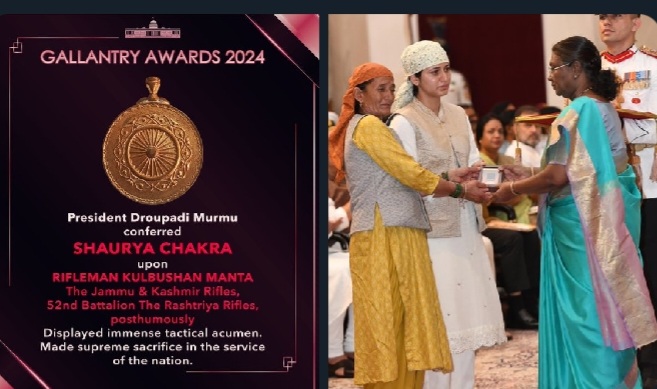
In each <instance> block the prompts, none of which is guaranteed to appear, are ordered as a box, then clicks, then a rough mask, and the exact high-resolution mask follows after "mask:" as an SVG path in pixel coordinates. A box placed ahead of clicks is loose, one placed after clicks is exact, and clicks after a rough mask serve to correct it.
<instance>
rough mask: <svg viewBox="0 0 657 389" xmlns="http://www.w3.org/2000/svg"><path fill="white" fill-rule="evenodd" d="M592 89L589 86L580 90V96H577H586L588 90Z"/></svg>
mask: <svg viewBox="0 0 657 389" xmlns="http://www.w3.org/2000/svg"><path fill="white" fill-rule="evenodd" d="M590 90H591V87H588V88H586V89H584V90H583V91H581V92H580V94H579V96H577V97H582V96H584V94H585V93H586V92H588V91H590Z"/></svg>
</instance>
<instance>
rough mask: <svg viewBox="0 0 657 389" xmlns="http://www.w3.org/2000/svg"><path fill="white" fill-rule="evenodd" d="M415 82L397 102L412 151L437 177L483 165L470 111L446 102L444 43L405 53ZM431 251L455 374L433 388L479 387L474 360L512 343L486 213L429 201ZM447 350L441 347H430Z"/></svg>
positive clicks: (434, 378)
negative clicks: (486, 237) (485, 350)
mask: <svg viewBox="0 0 657 389" xmlns="http://www.w3.org/2000/svg"><path fill="white" fill-rule="evenodd" d="M401 58H402V66H403V68H404V71H405V72H406V74H407V76H408V79H407V81H406V82H405V83H404V84H402V86H401V88H400V90H399V92H398V93H397V95H396V97H395V104H394V110H395V112H396V114H395V116H394V117H393V118H392V120H391V121H390V126H391V127H392V128H393V129H394V130H395V132H397V134H398V135H399V137H400V139H401V140H402V143H403V144H404V147H405V149H406V150H407V152H408V153H409V154H410V155H412V156H413V157H414V158H415V159H416V160H417V161H418V162H419V163H420V164H421V165H422V166H424V167H426V168H427V169H429V170H431V171H432V172H434V173H436V174H440V173H441V172H445V171H448V170H452V169H456V168H462V167H467V166H473V165H474V166H478V165H480V164H481V161H480V158H479V152H478V150H477V146H476V144H475V141H474V136H473V134H472V129H471V128H470V122H469V120H468V117H467V115H466V114H465V112H464V111H463V108H461V107H458V106H456V105H453V104H450V103H447V102H441V97H442V96H444V95H445V94H446V93H447V92H448V91H449V85H450V65H449V59H448V58H447V53H446V52H445V50H443V48H442V47H441V46H440V44H439V43H437V42H433V41H420V42H417V43H414V44H412V45H410V46H408V47H407V48H406V49H404V51H403V53H402V56H401ZM424 206H425V208H426V210H427V213H428V214H429V220H430V221H431V231H430V232H429V234H428V237H429V250H430V253H431V261H432V265H433V270H434V271H433V273H434V275H435V277H436V279H435V282H436V284H437V288H438V291H439V294H440V304H441V307H442V310H443V319H444V320H445V325H446V327H447V335H448V338H449V346H450V351H451V353H452V360H453V361H454V373H451V374H443V373H440V372H427V373H426V375H425V388H431V389H433V388H455V389H466V388H473V387H474V355H475V350H477V349H478V348H480V347H482V346H492V345H494V344H497V343H503V342H505V341H506V334H505V332H504V320H503V318H502V308H501V305H500V300H499V297H498V293H497V286H496V284H495V277H494V275H493V274H492V271H491V267H490V264H489V262H488V256H487V254H486V251H485V248H484V244H483V240H482V236H481V231H482V230H483V229H484V228H486V225H485V222H484V220H483V217H482V215H481V206H479V205H477V204H474V203H472V202H470V201H463V199H458V198H448V197H445V198H439V199H438V198H433V197H425V199H424ZM429 346H430V347H439V346H441V345H440V344H430V345H429Z"/></svg>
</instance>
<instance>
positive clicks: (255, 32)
mask: <svg viewBox="0 0 657 389" xmlns="http://www.w3.org/2000/svg"><path fill="white" fill-rule="evenodd" d="M318 32H319V18H318V16H317V15H56V16H55V15H50V16H49V15H4V16H1V17H0V37H1V38H2V42H3V44H4V45H5V50H3V54H2V58H1V59H0V70H1V71H0V74H2V76H0V84H1V85H2V93H0V106H1V112H2V113H1V115H2V118H1V119H0V120H1V121H2V123H4V125H3V126H2V127H3V130H4V132H3V142H2V144H3V147H5V150H6V151H8V153H9V154H8V158H7V159H6V161H7V163H8V166H6V169H5V171H6V172H7V173H8V175H7V177H6V181H5V182H6V186H5V188H6V194H7V201H8V202H7V207H5V210H4V211H3V215H4V213H6V215H5V216H6V217H3V218H2V220H3V222H4V223H5V229H6V230H7V231H8V239H7V240H3V242H2V247H1V248H2V254H1V255H0V258H1V259H0V387H2V388H5V387H6V388H15V389H22V388H32V387H37V388H53V389H59V388H64V389H75V388H95V389H103V388H137V387H140V388H141V387H144V388H145V387H149V388H219V387H221V388H262V387H277V388H312V387H316V385H317V383H316V382H317V377H316V374H317V373H316V371H317V367H316V364H317V362H316V358H317V356H316V355H317V342H316V338H317V334H316V328H315V324H316V317H315V315H316V276H315V274H316V271H317V259H316V254H315V233H314V232H315V220H314V217H315V210H314V207H315V199H314V189H313V188H314V186H315V182H314V180H315V178H314V172H315V166H314V161H315V157H314V152H315V147H316V145H315V142H316V136H317V128H318V120H317V119H316V116H317V115H316V111H317V107H318V104H317V100H318V99H317V90H318V79H319V78H318V73H319V53H318V46H319V37H318Z"/></svg>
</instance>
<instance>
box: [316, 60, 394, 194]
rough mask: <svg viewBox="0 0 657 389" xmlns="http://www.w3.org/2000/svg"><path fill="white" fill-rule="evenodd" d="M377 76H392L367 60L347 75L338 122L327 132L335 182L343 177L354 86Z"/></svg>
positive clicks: (382, 67)
mask: <svg viewBox="0 0 657 389" xmlns="http://www.w3.org/2000/svg"><path fill="white" fill-rule="evenodd" d="M377 77H393V76H392V72H391V71H390V69H388V68H387V67H385V66H383V65H379V64H378V63H373V62H367V63H364V64H362V65H360V66H358V67H357V68H356V69H354V72H353V73H352V74H351V77H349V87H348V88H347V91H346V92H345V94H344V96H343V97H342V109H341V110H340V118H339V119H338V124H337V125H336V126H335V128H334V129H333V130H331V131H330V132H329V144H328V146H329V159H330V160H331V163H332V164H333V166H335V168H336V170H337V173H336V175H335V182H340V181H342V180H343V179H344V140H345V136H346V133H347V125H348V124H349V121H350V120H351V118H352V117H353V116H354V106H355V101H356V100H355V98H354V88H355V87H356V85H360V84H362V83H364V82H366V81H369V80H371V79H373V78H377Z"/></svg>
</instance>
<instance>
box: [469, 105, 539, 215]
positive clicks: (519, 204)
mask: <svg viewBox="0 0 657 389" xmlns="http://www.w3.org/2000/svg"><path fill="white" fill-rule="evenodd" d="M475 139H476V140H477V146H478V147H479V155H480V156H481V159H482V160H483V161H484V163H485V164H486V165H489V166H495V165H497V166H499V165H512V164H513V158H512V157H509V156H506V155H503V154H501V153H500V152H499V150H500V147H501V146H502V142H503V141H504V126H503V125H502V120H501V119H500V118H499V117H498V116H496V115H495V114H492V113H490V114H487V115H484V117H482V118H481V120H480V121H479V123H478V124H477V128H476V130H475ZM532 204H533V203H532V200H531V199H530V198H529V197H528V196H527V195H520V196H516V197H514V198H513V199H511V200H510V201H508V202H506V203H504V204H503V205H509V206H512V207H513V209H514V211H515V214H516V221H517V222H519V223H529V222H530V219H529V210H530V208H531V207H532ZM494 216H496V217H497V218H499V219H502V220H506V219H507V218H506V215H497V214H495V215H494Z"/></svg>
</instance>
